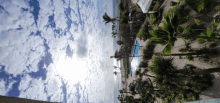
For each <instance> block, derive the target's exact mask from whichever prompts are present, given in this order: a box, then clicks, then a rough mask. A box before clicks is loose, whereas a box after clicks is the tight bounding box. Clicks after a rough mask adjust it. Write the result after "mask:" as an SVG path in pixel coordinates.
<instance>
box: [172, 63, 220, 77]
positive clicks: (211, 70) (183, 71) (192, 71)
mask: <svg viewBox="0 0 220 103" xmlns="http://www.w3.org/2000/svg"><path fill="white" fill-rule="evenodd" d="M190 66H191V65H190ZM190 66H189V67H185V68H183V69H180V70H177V71H176V72H175V73H181V74H183V75H206V74H210V73H215V72H220V68H208V69H199V68H196V67H194V69H190ZM192 68H193V66H192Z"/></svg>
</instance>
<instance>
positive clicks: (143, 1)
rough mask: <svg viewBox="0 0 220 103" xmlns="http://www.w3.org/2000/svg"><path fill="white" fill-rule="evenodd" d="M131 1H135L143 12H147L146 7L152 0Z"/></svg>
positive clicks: (147, 7)
mask: <svg viewBox="0 0 220 103" xmlns="http://www.w3.org/2000/svg"><path fill="white" fill-rule="evenodd" d="M131 1H132V2H133V3H137V4H138V5H139V6H140V8H141V10H142V12H143V13H147V11H148V9H149V8H150V4H151V2H152V0H131Z"/></svg>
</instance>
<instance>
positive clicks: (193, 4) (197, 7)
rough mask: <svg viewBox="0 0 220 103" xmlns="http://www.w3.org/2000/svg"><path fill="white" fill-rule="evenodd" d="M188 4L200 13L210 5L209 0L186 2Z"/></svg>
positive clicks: (189, 0) (190, 0)
mask: <svg viewBox="0 0 220 103" xmlns="http://www.w3.org/2000/svg"><path fill="white" fill-rule="evenodd" d="M186 3H187V4H188V5H189V6H190V7H191V8H193V9H194V10H196V11H197V12H199V13H200V12H201V11H202V10H204V9H205V7H206V6H207V5H209V0H186Z"/></svg>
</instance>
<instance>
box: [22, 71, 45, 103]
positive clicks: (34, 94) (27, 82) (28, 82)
mask: <svg viewBox="0 0 220 103" xmlns="http://www.w3.org/2000/svg"><path fill="white" fill-rule="evenodd" d="M44 88H45V87H44V83H43V81H42V80H41V79H40V78H39V79H35V78H31V77H30V76H29V75H26V76H25V77H23V78H21V82H20V85H19V88H18V89H19V90H20V95H19V97H20V98H27V99H34V100H43V101H47V95H46V92H45V91H44Z"/></svg>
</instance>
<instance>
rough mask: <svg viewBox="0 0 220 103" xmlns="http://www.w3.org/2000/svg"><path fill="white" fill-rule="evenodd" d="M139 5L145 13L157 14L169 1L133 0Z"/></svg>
mask: <svg viewBox="0 0 220 103" xmlns="http://www.w3.org/2000/svg"><path fill="white" fill-rule="evenodd" d="M131 1H132V2H133V3H134V4H138V5H139V6H140V8H141V10H142V12H143V13H155V12H157V11H158V10H159V9H160V8H162V7H163V6H164V5H165V3H166V1H167V0H131Z"/></svg>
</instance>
